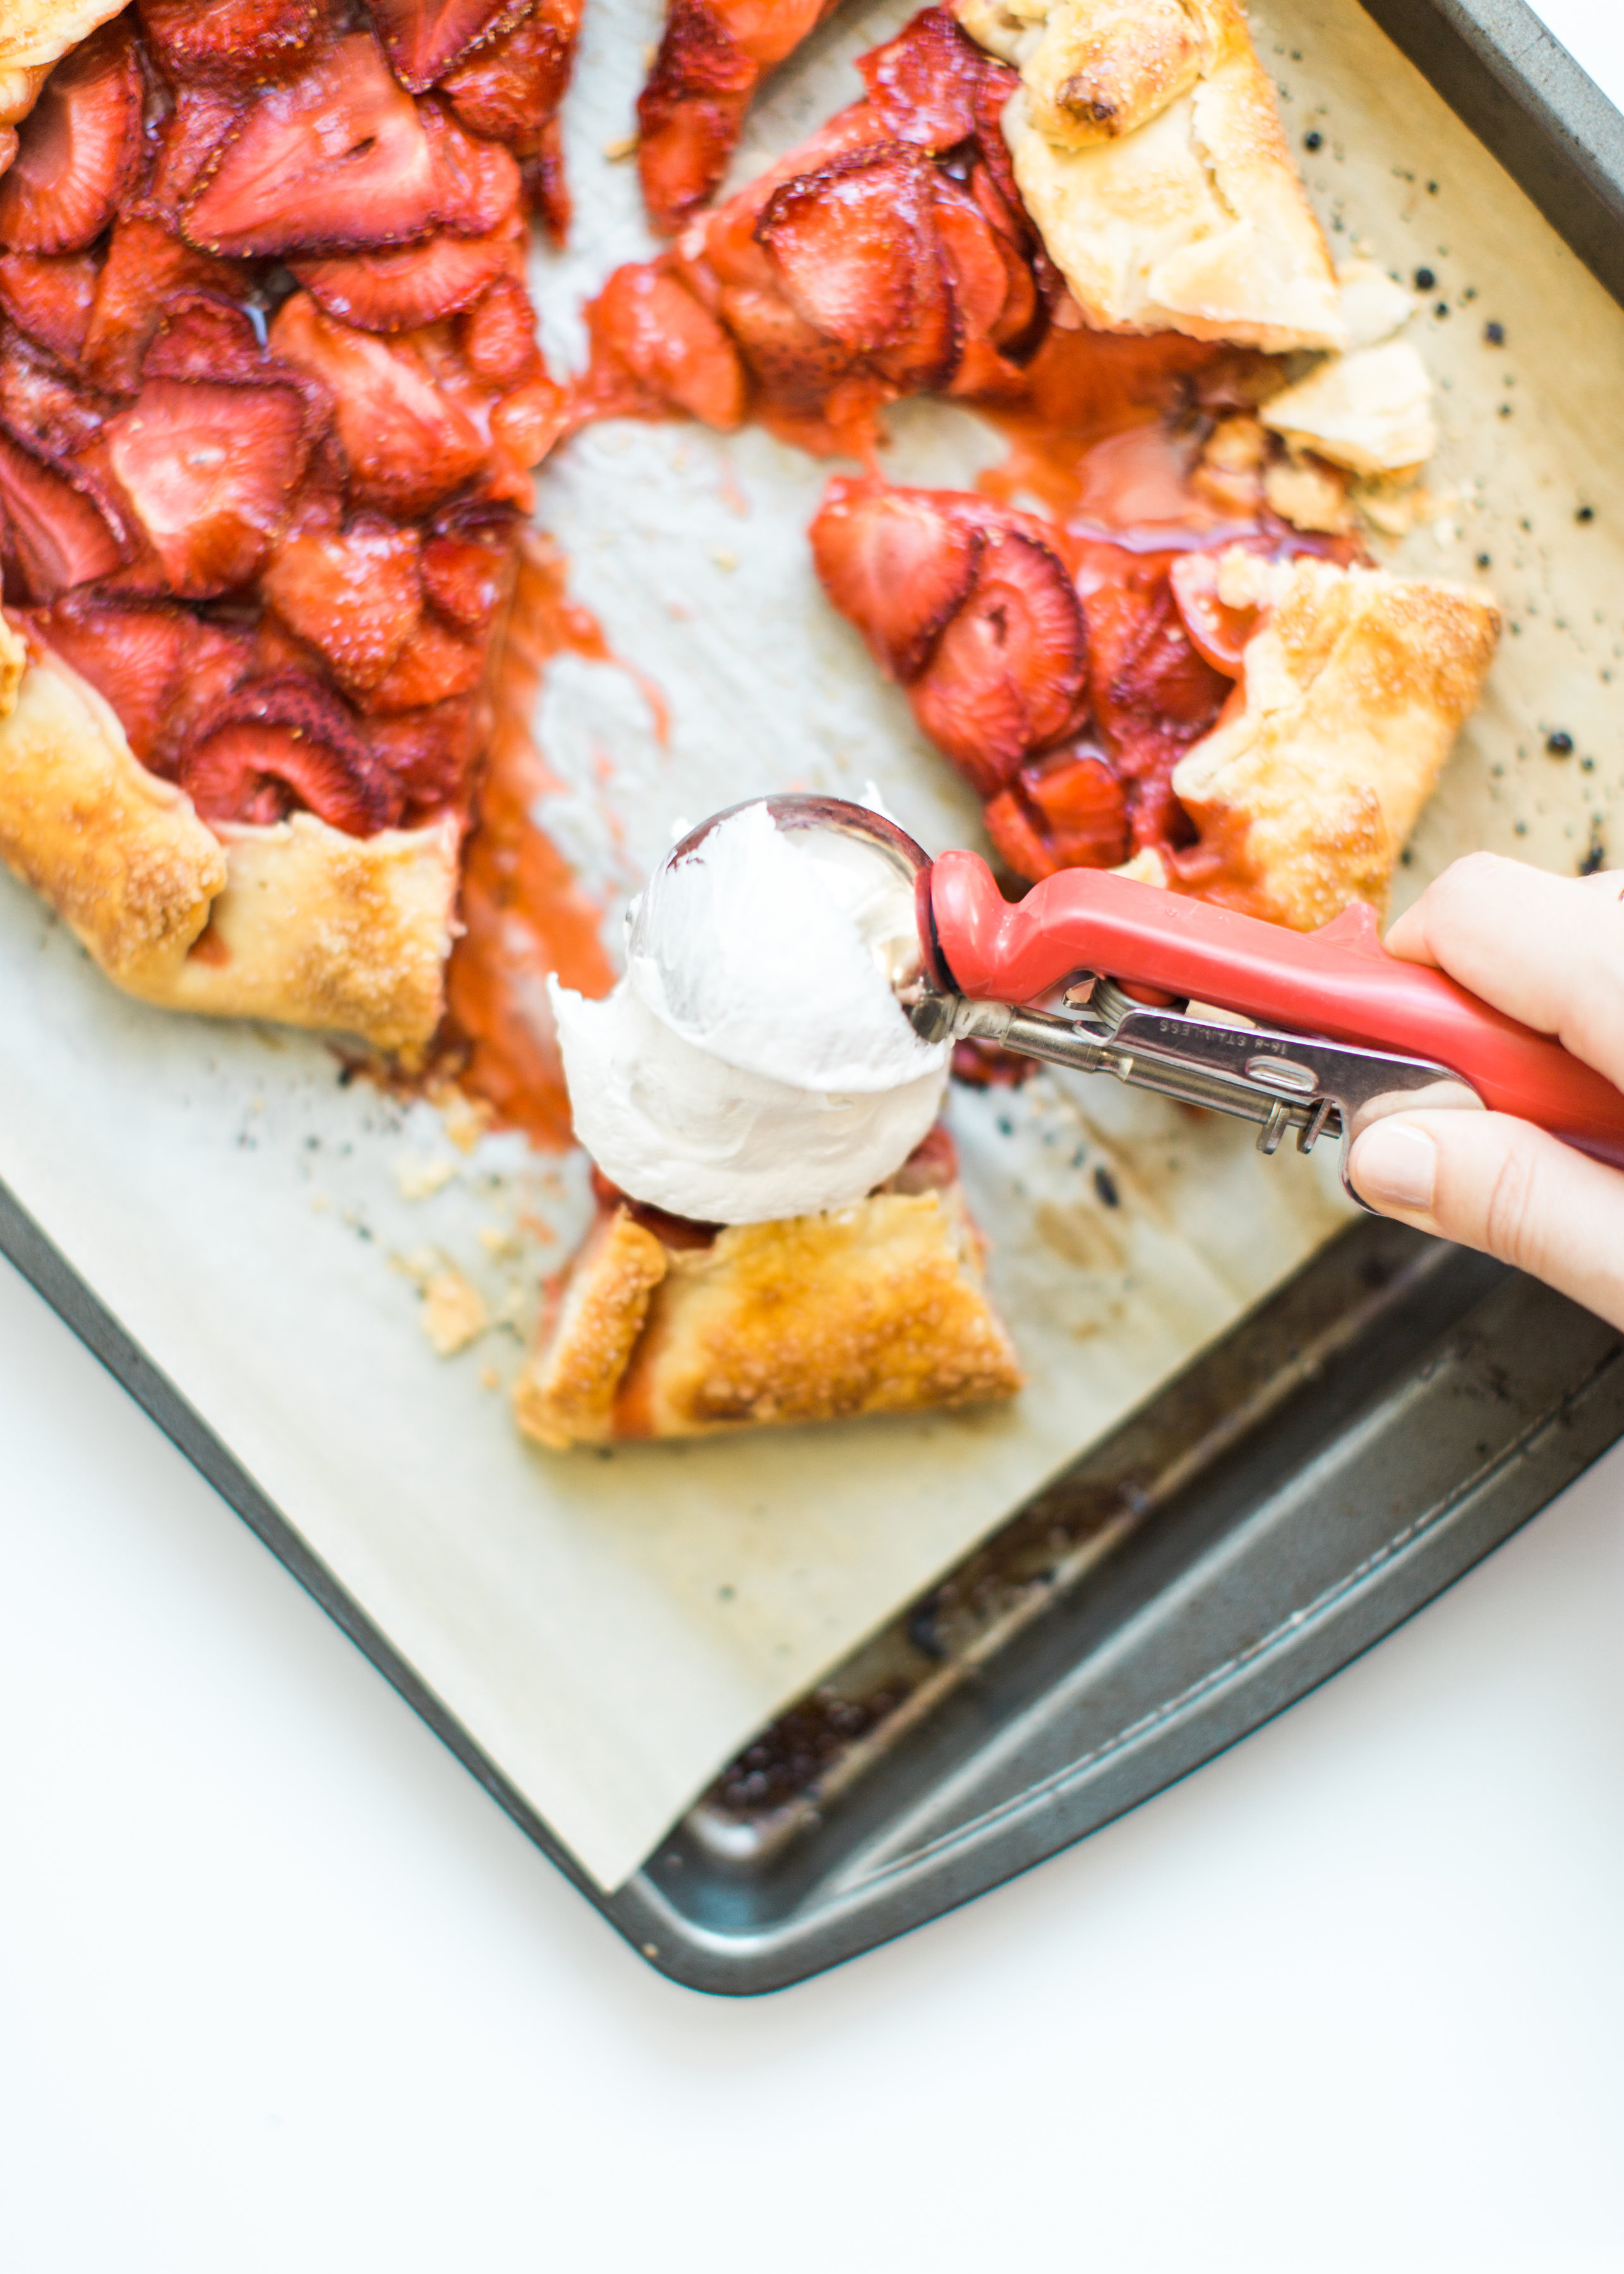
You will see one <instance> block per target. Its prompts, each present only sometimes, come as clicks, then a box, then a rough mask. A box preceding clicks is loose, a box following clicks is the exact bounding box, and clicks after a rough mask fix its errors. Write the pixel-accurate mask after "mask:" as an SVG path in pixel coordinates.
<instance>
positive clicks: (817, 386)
mask: <svg viewBox="0 0 1624 2274" xmlns="http://www.w3.org/2000/svg"><path fill="white" fill-rule="evenodd" d="M721 313H722V320H723V321H724V322H725V323H726V326H727V328H728V330H729V331H730V332H731V333H732V335H733V339H734V341H735V343H737V345H738V347H739V350H740V351H741V354H742V355H743V357H744V359H745V362H746V363H747V364H748V365H749V368H750V372H751V374H752V376H753V377H754V378H755V379H756V381H757V383H758V384H759V385H760V387H761V388H762V391H763V395H766V396H767V398H768V400H769V402H770V403H771V405H772V406H774V407H775V408H776V407H778V406H782V407H784V408H785V409H787V410H792V411H795V412H798V413H801V414H805V415H808V416H810V415H814V414H816V413H817V412H820V411H821V410H823V406H824V404H825V403H826V402H827V401H828V399H829V395H830V392H831V389H832V388H835V387H838V385H839V383H840V381H841V380H845V379H849V378H850V377H851V376H852V375H853V373H858V372H861V370H862V368H863V366H862V365H861V361H860V360H859V359H858V358H855V357H853V354H852V353H851V350H849V349H847V348H843V347H841V346H839V345H838V343H836V342H835V341H833V340H830V339H825V338H824V336H823V334H822V332H815V331H814V330H813V328H812V327H811V325H810V324H808V322H807V321H806V320H805V319H804V317H801V316H798V315H797V314H796V313H795V311H794V310H793V308H792V307H791V306H790V305H789V302H788V301H787V300H786V299H785V297H783V295H782V293H780V292H777V291H766V292H756V291H751V290H748V288H741V287H739V286H730V287H729V288H728V289H727V290H726V291H725V292H724V293H723V294H722V297H721Z"/></svg>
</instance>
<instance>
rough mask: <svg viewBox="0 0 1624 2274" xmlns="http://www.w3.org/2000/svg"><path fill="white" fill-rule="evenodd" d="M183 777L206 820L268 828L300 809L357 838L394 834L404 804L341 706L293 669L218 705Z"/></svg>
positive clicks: (199, 736)
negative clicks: (381, 832) (382, 831)
mask: <svg viewBox="0 0 1624 2274" xmlns="http://www.w3.org/2000/svg"><path fill="white" fill-rule="evenodd" d="M180 779H181V782H182V784H183V786H184V787H185V789H186V790H187V791H189V792H190V794H191V796H192V802H193V804H194V805H195V806H196V807H197V809H198V811H199V813H200V814H202V815H203V816H204V817H206V818H207V819H208V820H211V821H246V822H257V823H259V824H260V825H267V824H270V823H273V822H277V821H281V820H283V819H285V818H286V817H287V816H288V814H289V813H290V812H294V811H297V810H298V809H300V808H301V807H302V808H304V809H306V810H307V811H309V812H311V813H313V814H315V815H316V816H317V817H319V818H320V820H322V821H325V822H327V823H329V824H330V825H332V827H333V828H335V829H342V830H343V831H344V832H345V833H346V834H347V835H349V836H351V837H370V836H372V835H373V834H375V833H376V832H377V831H379V830H380V829H387V828H390V827H391V826H392V825H394V823H395V821H396V820H397V819H398V817H399V815H400V811H401V808H402V803H403V802H404V801H403V798H402V792H401V788H400V786H399V784H398V783H397V782H396V781H395V780H394V779H393V778H392V777H391V775H390V773H389V772H388V770H387V767H386V766H385V765H384V764H382V763H381V762H380V759H379V758H378V757H377V756H376V755H375V754H374V752H373V751H372V749H371V747H370V746H369V744H368V743H367V742H366V741H365V738H364V737H363V736H362V734H360V733H359V731H358V730H357V727H356V724H355V721H354V719H352V718H351V717H350V713H349V712H348V711H346V710H345V708H344V706H343V704H342V703H340V702H339V701H338V699H337V697H335V696H333V695H330V694H328V693H327V689H325V688H323V687H321V686H320V685H319V684H318V683H317V681H315V680H313V679H311V678H308V677H305V676H301V675H300V674H295V673H288V674H282V675H281V676H279V677H276V678H270V679H256V680H251V681H248V682H247V684H246V685H244V686H243V687H240V688H238V689H237V690H236V692H235V693H234V694H231V695H229V696H228V697H226V698H225V700H224V701H223V702H222V703H221V704H218V705H217V706H216V708H215V709H214V712H212V713H211V714H210V715H209V716H207V718H205V719H204V720H203V721H202V722H201V724H200V725H199V728H198V731H197V734H196V736H195V738H194V740H193V742H192V745H191V747H190V749H188V750H187V752H186V754H185V757H184V761H183V762H182V765H181V770H180Z"/></svg>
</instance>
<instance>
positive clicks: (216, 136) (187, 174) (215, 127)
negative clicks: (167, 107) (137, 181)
mask: <svg viewBox="0 0 1624 2274" xmlns="http://www.w3.org/2000/svg"><path fill="white" fill-rule="evenodd" d="M243 107H244V106H243V98H242V96H241V95H240V94H227V93H226V92H225V90H224V89H223V88H222V87H192V86H182V87H177V88H176V89H175V107H174V109H172V110H171V111H170V112H169V117H167V118H165V119H163V120H162V122H161V123H160V124H158V125H157V126H156V128H155V130H154V139H155V145H156V147H155V148H154V153H153V164H152V171H151V173H150V174H149V175H148V177H147V188H146V192H145V193H144V194H143V196H142V198H141V200H140V206H139V211H140V212H141V213H142V214H143V215H145V216H146V217H147V219H148V220H150V221H154V222H162V225H163V227H164V228H165V229H167V230H170V231H171V232H177V231H178V230H179V229H180V225H181V216H182V215H183V214H184V211H185V209H186V207H187V206H188V205H189V204H190V202H191V200H192V198H193V197H195V196H196V194H197V192H198V190H199V187H200V186H201V184H202V183H203V181H204V180H205V178H206V177H207V175H208V173H209V172H210V170H211V169H212V168H213V166H214V162H215V160H216V159H217V158H218V157H219V155H220V154H221V152H222V149H223V148H224V147H225V145H226V141H227V139H228V138H229V136H230V134H231V133H232V132H233V131H234V130H235V128H236V126H237V121H238V120H239V119H240V118H241V117H242V115H243Z"/></svg>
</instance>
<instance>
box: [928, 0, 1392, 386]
mask: <svg viewBox="0 0 1624 2274" xmlns="http://www.w3.org/2000/svg"><path fill="white" fill-rule="evenodd" d="M959 18H960V21H961V22H963V23H964V24H965V25H966V29H967V30H969V31H970V33H971V34H972V35H973V36H974V37H978V38H979V39H981V41H982V43H983V44H984V45H987V46H989V47H992V48H993V49H995V51H996V52H998V53H1000V54H1003V55H1005V56H1007V57H1010V58H1011V59H1014V60H1018V61H1019V67H1020V72H1021V79H1022V85H1021V87H1020V89H1019V91H1018V93H1017V94H1016V95H1015V96H1014V98H1013V99H1012V101H1011V103H1010V105H1009V108H1008V109H1007V110H1006V112H1005V115H1004V139H1005V140H1006V141H1007V142H1008V144H1009V147H1010V151H1011V158H1012V160H1013V162H1014V167H1015V174H1016V178H1017V181H1018V182H1019V186H1020V191H1021V195H1022V198H1023V199H1024V200H1025V202H1026V208H1027V211H1028V212H1029V213H1030V215H1031V216H1032V218H1033V220H1034V222H1035V223H1036V225H1037V228H1038V230H1039V231H1040V233H1041V236H1042V238H1043V241H1044V243H1045V245H1047V246H1048V249H1049V253H1050V255H1051V257H1052V258H1053V260H1054V261H1055V263H1056V267H1058V268H1059V269H1060V271H1061V273H1062V274H1063V275H1064V277H1065V280H1066V282H1067V284H1068V285H1069V286H1070V287H1071V293H1072V297H1074V299H1075V300H1076V301H1077V303H1078V305H1079V307H1080V308H1081V310H1082V312H1083V313H1084V315H1085V316H1086V319H1087V320H1088V321H1089V322H1090V323H1091V324H1093V325H1094V326H1095V327H1097V328H1099V329H1101V330H1105V331H1137V332H1154V331H1169V330H1171V331H1180V332H1184V333H1187V334H1189V335H1192V336H1193V337H1195V338H1197V339H1213V340H1229V341H1233V342H1235V343H1237V344H1239V345H1242V346H1249V347H1257V348H1262V349H1266V350H1269V351H1271V352H1283V351H1286V350H1292V349H1298V348H1334V349H1341V348H1344V347H1346V345H1347V344H1348V331H1347V326H1346V323H1345V321H1344V319H1343V316H1342V307H1341V301H1340V296H1339V293H1338V289H1337V282H1336V276H1335V269H1334V267H1333V266H1332V262H1331V256H1330V251H1329V248H1328V246H1327V243H1326V240H1325V236H1324V233H1323V231H1322V230H1320V228H1319V222H1317V221H1316V220H1315V218H1314V215H1313V213H1312V208H1311V207H1310V206H1309V203H1308V200H1307V197H1306V195H1305V193H1304V189H1303V185H1302V183H1301V181H1300V180H1299V178H1298V177H1297V169H1296V166H1295V164H1294V163H1293V161H1292V156H1291V152H1290V149H1289V145H1288V143H1287V140H1286V137H1285V132H1284V129H1283V128H1282V124H1281V122H1280V114H1279V110H1278V108H1277V106H1276V104H1275V101H1274V87H1273V86H1272V84H1271V82H1270V80H1269V78H1268V75H1267V72H1265V71H1264V69H1263V66H1262V65H1261V64H1260V63H1259V60H1258V57H1257V56H1256V54H1255V52H1254V51H1253V49H1252V41H1251V38H1250V35H1249V34H1248V32H1247V29H1246V25H1245V19H1244V15H1243V14H1242V12H1241V11H1240V10H1239V9H1238V7H1237V6H1236V5H1235V4H1234V0H1188V4H1186V0H1052V4H1049V5H1043V4H1039V0H961V4H960V7H959ZM1023 26H1024V27H1025V28H1024V29H1023V28H1022V27H1023Z"/></svg>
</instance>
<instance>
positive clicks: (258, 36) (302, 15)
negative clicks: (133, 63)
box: [138, 0, 327, 94]
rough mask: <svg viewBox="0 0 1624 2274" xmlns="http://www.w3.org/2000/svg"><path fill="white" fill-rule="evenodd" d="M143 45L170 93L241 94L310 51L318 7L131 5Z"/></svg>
mask: <svg viewBox="0 0 1624 2274" xmlns="http://www.w3.org/2000/svg"><path fill="white" fill-rule="evenodd" d="M138 4H139V12H140V18H141V24H142V27H143V29H144V30H145V31H146V34H147V43H148V45H149V46H150V47H151V49H152V50H153V53H154V55H155V56H157V58H158V60H159V62H160V63H161V64H162V65H163V68H164V70H165V72H167V73H168V75H169V79H171V80H172V81H174V82H175V83H176V84H177V86H185V85H192V86H206V87H219V88H221V89H222V90H223V91H226V92H229V93H232V94H247V93H249V92H250V91H251V90H252V88H254V87H259V86H262V85H263V84H264V82H265V81H266V80H267V79H286V78H288V77H289V74H290V73H291V72H295V71H297V69H298V68H299V66H300V64H303V63H305V61H306V60H307V59H308V57H309V56H311V54H312V52H313V50H314V49H315V47H316V44H317V41H318V40H319V39H320V35H321V33H322V30H323V27H324V19H325V16H326V12H327V11H325V10H324V8H323V7H322V5H321V0H138Z"/></svg>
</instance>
